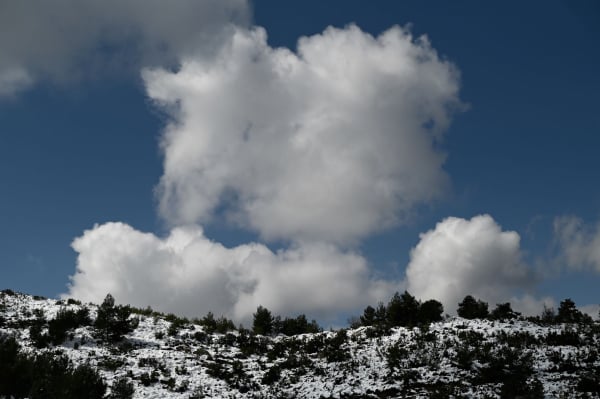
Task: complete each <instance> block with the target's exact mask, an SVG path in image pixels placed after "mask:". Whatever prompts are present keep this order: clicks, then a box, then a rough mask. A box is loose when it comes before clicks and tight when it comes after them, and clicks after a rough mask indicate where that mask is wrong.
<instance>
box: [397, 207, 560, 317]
mask: <svg viewBox="0 0 600 399" xmlns="http://www.w3.org/2000/svg"><path fill="white" fill-rule="evenodd" d="M519 242H520V237H519V234H518V233H516V232H514V231H503V230H502V229H501V228H500V226H499V225H498V224H497V223H496V222H495V221H494V219H492V217H491V216H489V215H481V216H476V217H473V218H472V219H470V220H467V219H461V218H456V217H449V218H447V219H444V220H443V221H441V222H439V223H438V224H437V225H436V227H435V229H433V230H430V231H428V232H426V233H424V234H421V240H420V242H419V243H418V245H417V246H416V247H415V248H414V249H413V250H412V251H411V260H410V263H409V265H408V267H407V270H406V282H407V287H408V290H409V291H410V292H411V293H413V294H414V295H416V296H417V297H421V298H424V299H427V298H436V299H438V300H440V301H441V302H442V303H443V304H444V307H445V309H446V311H448V312H449V313H454V312H455V311H456V308H457V304H458V302H460V301H461V300H462V299H463V298H464V296H465V295H467V294H471V295H474V296H475V297H478V298H481V299H483V300H486V301H488V302H490V304H491V306H492V307H493V306H494V305H495V304H496V303H500V302H506V301H508V300H511V298H512V301H513V306H514V307H515V308H516V309H520V310H522V311H524V312H526V313H539V312H540V311H541V308H542V303H543V300H539V299H535V298H534V297H532V296H528V295H525V296H521V295H522V294H523V293H526V292H528V291H529V289H530V288H531V287H532V285H533V283H534V282H535V279H534V276H533V275H532V273H531V271H530V269H529V268H528V267H527V265H525V264H524V262H523V260H522V258H521V250H520V244H519ZM546 301H548V300H546ZM550 303H551V302H550Z"/></svg>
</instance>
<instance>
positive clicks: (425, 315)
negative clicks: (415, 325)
mask: <svg viewBox="0 0 600 399" xmlns="http://www.w3.org/2000/svg"><path fill="white" fill-rule="evenodd" d="M443 313H444V306H443V305H442V303H441V302H439V301H436V300H435V299H430V300H428V301H425V302H423V303H422V304H421V306H420V307H419V322H420V323H421V324H428V323H435V322H437V321H442V319H443V318H442V314H443Z"/></svg>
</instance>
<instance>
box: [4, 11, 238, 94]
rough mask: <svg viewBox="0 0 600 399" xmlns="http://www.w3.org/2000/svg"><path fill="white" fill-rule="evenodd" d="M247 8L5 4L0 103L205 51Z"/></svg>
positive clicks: (171, 61)
mask: <svg viewBox="0 0 600 399" xmlns="http://www.w3.org/2000/svg"><path fill="white" fill-rule="evenodd" d="M248 14H249V12H248V5H247V2H246V0H201V1H197V0H178V1H171V2H165V1H163V0H102V1H93V0H55V1H45V0H31V1H20V0H7V1H2V2H0V26H1V27H2V32H3V34H2V35H0V54H2V56H1V57H0V95H9V94H13V93H14V92H16V91H18V90H20V89H22V88H24V87H26V86H27V85H26V84H24V83H31V82H32V81H33V80H34V79H36V78H51V79H58V80H64V79H70V78H72V77H73V76H74V75H75V76H80V75H81V74H97V73H99V72H100V71H101V70H105V69H114V68H123V66H124V65H125V67H126V68H127V67H133V68H134V70H135V69H136V68H139V67H140V65H156V64H160V65H165V64H171V63H173V62H174V61H175V62H176V61H177V60H178V57H180V56H182V55H183V54H187V53H190V52H193V51H197V50H200V49H201V50H202V51H203V52H206V51H211V49H212V48H213V47H214V46H217V45H218V43H219V42H220V40H221V39H222V38H221V34H220V32H221V31H222V30H223V28H224V26H226V25H227V23H229V22H235V23H243V22H244V21H246V20H247V19H248V18H249V15H248Z"/></svg>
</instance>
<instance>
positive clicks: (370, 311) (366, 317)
mask: <svg viewBox="0 0 600 399" xmlns="http://www.w3.org/2000/svg"><path fill="white" fill-rule="evenodd" d="M360 324H362V325H363V326H372V325H373V324H375V308H374V307H373V306H371V305H369V306H367V307H366V308H365V310H364V311H363V315H362V316H360Z"/></svg>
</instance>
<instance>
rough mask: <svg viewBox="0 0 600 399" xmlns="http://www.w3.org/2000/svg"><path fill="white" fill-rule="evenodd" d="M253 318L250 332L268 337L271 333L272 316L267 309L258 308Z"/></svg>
mask: <svg viewBox="0 0 600 399" xmlns="http://www.w3.org/2000/svg"><path fill="white" fill-rule="evenodd" d="M253 316H254V322H253V323H252V331H254V333H255V334H260V335H269V334H271V333H272V332H273V316H272V315H271V312H270V311H269V310H268V309H267V308H264V307H262V306H259V307H258V308H257V309H256V313H254V315H253Z"/></svg>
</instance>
